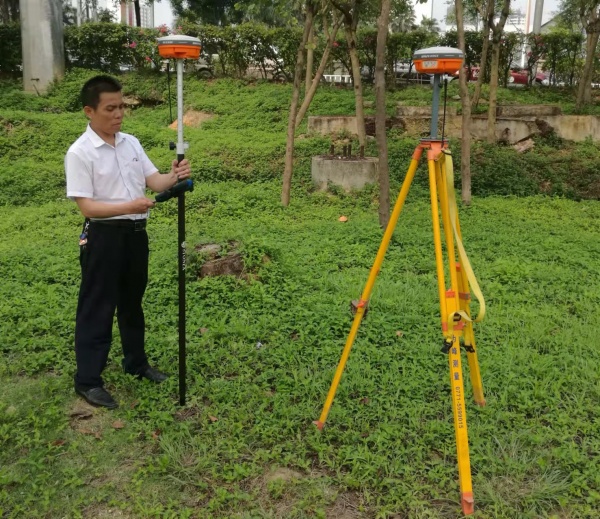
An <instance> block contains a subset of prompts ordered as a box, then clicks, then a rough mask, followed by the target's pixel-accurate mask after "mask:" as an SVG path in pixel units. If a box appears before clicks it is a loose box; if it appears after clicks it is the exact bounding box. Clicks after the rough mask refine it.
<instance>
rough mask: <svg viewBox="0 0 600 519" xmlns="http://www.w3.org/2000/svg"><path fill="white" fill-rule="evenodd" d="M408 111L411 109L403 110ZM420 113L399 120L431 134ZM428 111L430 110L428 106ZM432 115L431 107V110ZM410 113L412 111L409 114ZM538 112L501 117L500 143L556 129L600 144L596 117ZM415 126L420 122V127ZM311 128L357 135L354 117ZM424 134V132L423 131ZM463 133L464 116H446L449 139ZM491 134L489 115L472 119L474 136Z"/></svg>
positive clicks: (320, 119)
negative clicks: (488, 126)
mask: <svg viewBox="0 0 600 519" xmlns="http://www.w3.org/2000/svg"><path fill="white" fill-rule="evenodd" d="M403 108H407V107H403ZM415 108H418V110H415V111H413V112H412V113H413V114H414V115H412V116H407V115H399V116H398V117H397V120H399V121H401V122H404V123H407V124H405V126H406V127H409V126H411V124H410V123H411V122H413V125H412V126H417V127H419V128H421V126H422V128H421V129H423V130H424V131H427V129H428V128H429V121H428V120H429V119H430V118H431V113H429V114H428V115H427V116H425V115H424V112H425V110H424V109H422V108H421V107H415ZM425 108H427V107H425ZM499 108H501V109H502V110H500V111H501V112H502V113H506V112H508V113H510V112H511V110H512V107H511V108H510V109H509V107H499ZM427 110H429V112H430V111H431V109H430V108H427ZM544 111H545V112H546V113H548V114H549V113H551V112H553V111H554V112H556V108H555V107H544V108H543V110H540V111H539V112H538V113H539V114H541V113H543V112H544ZM406 112H408V111H406ZM534 112H535V110H533V109H530V110H525V112H524V113H528V114H530V115H521V116H507V115H499V116H498V117H497V119H496V139H497V140H498V141H502V142H507V143H510V144H513V143H515V142H519V141H521V140H523V139H526V138H528V137H530V136H532V135H537V134H539V133H541V132H542V131H548V130H549V129H553V130H554V131H555V132H556V134H557V135H558V136H559V137H561V138H562V139H565V140H568V141H576V142H579V141H584V140H586V139H589V138H591V139H592V140H594V141H600V117H599V116H595V115H537V114H536V115H534ZM414 123H417V124H416V125H415V124H414ZM308 129H309V131H311V132H315V133H320V134H322V135H328V134H330V133H334V132H339V131H340V130H345V131H348V132H350V133H352V134H356V118H355V117H354V116H347V117H342V116H332V117H328V116H311V117H309V118H308ZM441 130H442V121H441V119H440V121H439V125H438V131H439V132H440V134H441ZM419 131H420V130H419ZM461 132H462V116H460V115H451V114H448V115H447V116H446V126H445V134H446V135H447V136H448V137H455V138H458V139H460V137H461ZM486 135H487V117H486V116H485V115H475V116H473V117H472V118H471V137H472V138H473V139H476V140H485V138H486Z"/></svg>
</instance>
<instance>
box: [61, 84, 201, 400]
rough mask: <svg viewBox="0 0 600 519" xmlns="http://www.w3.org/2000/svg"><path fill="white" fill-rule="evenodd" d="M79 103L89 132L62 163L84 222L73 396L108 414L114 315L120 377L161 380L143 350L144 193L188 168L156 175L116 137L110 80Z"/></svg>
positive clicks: (117, 106)
mask: <svg viewBox="0 0 600 519" xmlns="http://www.w3.org/2000/svg"><path fill="white" fill-rule="evenodd" d="M81 101H82V104H83V111H84V112H85V114H86V116H87V117H88V119H89V125H88V127H87V129H86V131H85V133H84V134H83V135H82V136H81V137H79V139H77V141H75V143H74V144H73V145H72V146H71V147H70V148H69V151H68V152H67V155H66V157H65V171H66V177H67V196H68V197H69V198H71V199H72V200H75V202H76V203H77V205H78V206H79V210H80V211H81V213H82V214H83V216H85V218H86V221H85V224H84V229H83V233H82V234H81V237H80V240H79V245H80V264H81V286H80V289H79V300H78V304H77V316H76V324H75V357H76V361H77V372H76V374H75V391H76V393H78V394H79V395H81V396H82V397H83V398H84V399H85V400H87V401H88V402H89V403H90V404H93V405H97V406H103V407H107V408H109V409H113V408H115V407H117V403H116V402H115V401H114V399H113V398H112V396H111V395H110V394H109V393H108V391H106V390H105V389H104V387H103V381H102V376H101V374H102V371H103V369H104V367H105V366H106V362H107V359H108V353H109V350H110V344H111V340H112V324H113V319H114V315H115V310H116V313H117V322H118V325H119V332H120V335H121V342H122V345H123V357H124V358H123V361H122V364H123V369H124V370H125V372H126V373H130V374H132V375H135V376H137V377H139V378H146V379H149V380H151V381H153V382H157V383H159V382H162V381H163V380H165V379H166V378H167V375H165V374H164V373H161V372H160V371H158V370H156V369H154V368H152V367H151V366H150V364H149V363H148V359H147V357H146V352H145V350H144V328H145V323H144V313H143V310H142V297H143V295H144V291H145V289H146V283H147V280H148V235H147V234H146V218H147V217H148V210H149V209H150V208H152V207H153V206H154V201H152V200H150V199H149V198H146V196H145V190H146V188H149V189H151V190H152V191H155V192H161V191H164V190H166V189H169V188H170V187H172V186H173V185H174V184H176V183H177V182H178V181H179V180H183V179H185V178H188V177H189V176H190V166H189V163H188V161H187V160H182V161H181V162H180V163H179V164H178V163H177V161H176V160H174V161H173V164H172V166H171V171H170V173H167V174H161V173H159V172H158V171H157V169H156V167H154V165H153V164H152V162H151V161H150V159H149V158H148V157H147V155H146V153H145V152H144V150H143V149H142V146H141V145H140V142H139V141H138V140H137V139H136V138H135V137H133V136H132V135H128V134H126V133H123V132H121V131H120V130H121V123H122V122H123V113H124V104H123V96H122V93H121V85H120V84H119V82H118V81H117V80H116V79H114V78H112V77H110V76H96V77H94V78H92V79H90V80H89V81H87V82H86V83H85V85H84V86H83V88H82V90H81Z"/></svg>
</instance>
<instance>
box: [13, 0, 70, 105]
mask: <svg viewBox="0 0 600 519" xmlns="http://www.w3.org/2000/svg"><path fill="white" fill-rule="evenodd" d="M20 8H21V42H22V43H21V45H22V48H23V90H25V92H36V93H38V94H41V93H42V92H45V91H46V89H47V88H48V86H49V85H50V83H52V81H54V80H55V79H58V78H62V77H63V75H64V73H65V52H64V44H63V19H62V3H61V1H60V0H21V3H20Z"/></svg>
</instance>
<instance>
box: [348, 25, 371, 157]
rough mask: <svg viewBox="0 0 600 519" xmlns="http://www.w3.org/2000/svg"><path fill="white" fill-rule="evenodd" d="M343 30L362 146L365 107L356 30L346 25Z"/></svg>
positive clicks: (359, 138) (357, 128) (363, 142)
mask: <svg viewBox="0 0 600 519" xmlns="http://www.w3.org/2000/svg"><path fill="white" fill-rule="evenodd" d="M345 32H346V41H347V42H348V52H349V54H350V61H351V63H352V82H353V84H354V99H355V102H356V131H357V132H358V143H359V144H360V145H361V146H364V145H365V143H366V140H367V135H366V132H365V109H364V106H363V91H362V82H361V79H360V62H359V61H358V52H357V50H356V31H355V30H354V29H353V28H352V27H349V26H348V25H346V28H345Z"/></svg>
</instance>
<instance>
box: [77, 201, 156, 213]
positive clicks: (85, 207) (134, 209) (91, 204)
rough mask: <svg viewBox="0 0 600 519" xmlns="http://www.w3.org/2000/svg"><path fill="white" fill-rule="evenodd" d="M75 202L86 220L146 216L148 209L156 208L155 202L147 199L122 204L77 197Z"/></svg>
mask: <svg viewBox="0 0 600 519" xmlns="http://www.w3.org/2000/svg"><path fill="white" fill-rule="evenodd" d="M74 200H75V202H77V205H78V207H79V210H80V211H81V214H83V216H85V217H86V218H110V217H111V216H121V215H124V214H144V213H146V211H148V209H150V208H151V207H154V201H153V200H150V199H149V198H145V197H141V198H136V199H135V200H132V201H131V202H123V203H120V204H108V203H106V202H97V201H95V200H93V199H91V198H84V197H81V196H77V197H75V198H74Z"/></svg>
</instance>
